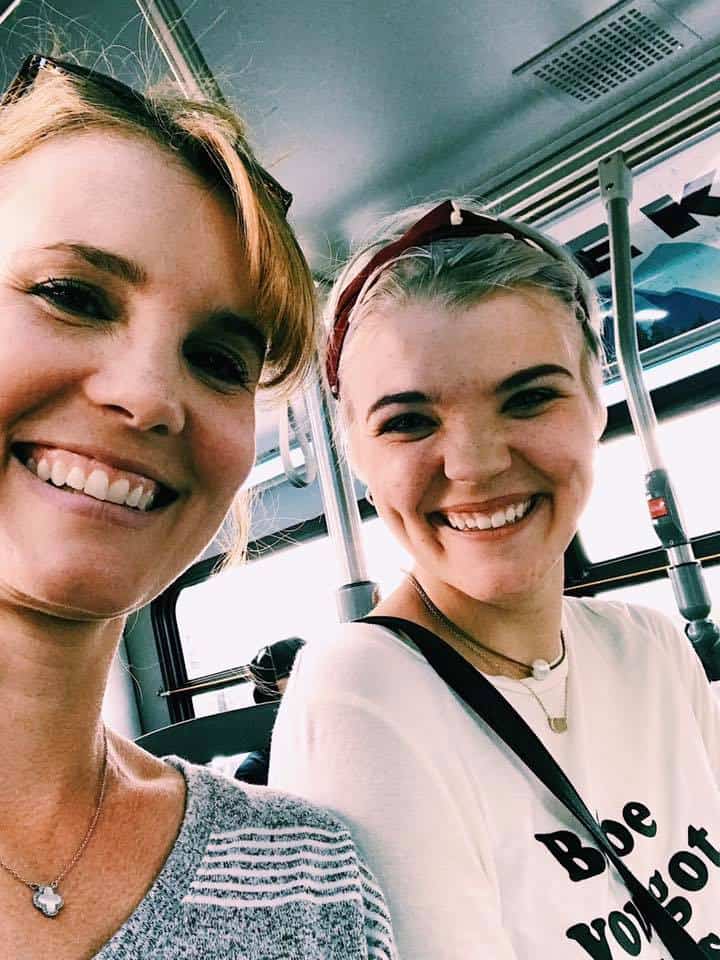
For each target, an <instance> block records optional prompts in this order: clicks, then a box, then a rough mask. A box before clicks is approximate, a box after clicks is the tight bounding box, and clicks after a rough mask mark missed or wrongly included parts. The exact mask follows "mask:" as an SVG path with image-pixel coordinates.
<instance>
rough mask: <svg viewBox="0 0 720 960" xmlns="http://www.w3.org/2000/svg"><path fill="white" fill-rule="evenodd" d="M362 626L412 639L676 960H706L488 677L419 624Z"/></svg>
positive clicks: (394, 621) (388, 620)
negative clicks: (587, 841)
mask: <svg viewBox="0 0 720 960" xmlns="http://www.w3.org/2000/svg"><path fill="white" fill-rule="evenodd" d="M360 622H361V623H376V624H378V626H381V627H387V628H388V629H389V630H392V631H393V632H394V633H397V632H398V631H399V632H402V633H404V634H406V635H407V636H408V637H410V639H411V640H412V641H413V642H414V643H415V645H416V646H417V647H418V649H419V650H420V652H421V653H422V655H423V656H424V657H425V659H426V660H427V661H428V663H429V664H430V666H431V667H432V668H433V669H434V670H435V672H436V673H437V674H438V675H439V676H440V677H441V678H442V679H443V680H444V681H445V683H447V684H448V686H449V687H451V688H452V689H453V690H454V691H455V692H456V693H457V694H458V695H459V696H460V697H462V699H463V700H464V701H465V702H466V703H467V704H468V706H470V707H472V709H473V710H474V711H475V713H476V714H477V715H478V716H479V717H480V718H481V719H482V720H484V721H485V723H486V724H487V725H488V726H489V727H490V728H491V729H492V730H494V731H495V733H496V734H497V735H498V736H499V737H500V739H501V740H503V741H504V742H505V743H506V744H507V745H508V746H509V747H510V749H511V750H512V751H513V752H514V753H515V754H517V756H518V757H520V759H521V760H522V761H523V762H524V763H525V764H526V766H528V767H529V768H530V770H532V772H533V773H534V774H535V776H536V777H537V778H538V779H539V780H540V781H541V782H542V783H544V784H545V786H546V787H547V788H548V790H549V791H550V792H551V793H552V794H554V796H556V797H557V799H558V800H560V802H561V803H563V804H564V805H565V806H566V807H567V809H568V810H569V811H570V812H571V813H572V814H573V815H574V816H575V817H576V818H577V819H578V820H579V821H580V823H581V824H582V825H583V826H584V827H585V829H586V830H587V831H588V833H589V834H590V835H591V837H592V838H593V840H594V841H595V843H596V844H597V846H598V847H599V848H600V850H601V851H602V852H603V853H604V854H605V856H606V857H607V858H608V860H610V862H611V863H612V864H613V866H614V867H615V869H616V870H617V872H618V873H619V874H620V876H621V878H622V880H623V882H624V883H625V886H626V887H627V888H628V890H629V892H630V894H631V896H632V900H633V902H634V904H635V906H636V907H637V908H638V910H639V911H640V913H641V914H642V916H643V917H644V919H645V921H646V923H648V924H649V925H650V926H652V928H653V929H654V930H655V931H656V932H657V934H658V936H659V937H660V939H661V940H662V942H663V944H664V945H665V947H666V949H667V950H669V951H670V954H671V956H672V957H673V958H674V960H706V958H705V953H704V952H703V951H702V950H701V949H700V947H698V945H697V943H696V942H695V941H694V940H693V938H692V937H691V936H690V934H689V933H688V932H687V931H686V930H685V929H684V927H682V926H681V925H680V924H679V923H678V922H677V921H676V920H675V919H674V917H672V916H671V915H670V914H669V913H668V912H667V910H666V909H665V908H664V907H663V906H662V904H661V903H660V902H659V901H658V900H656V899H655V897H654V896H653V895H652V894H651V893H650V891H649V890H648V889H647V888H646V887H644V886H643V885H642V883H640V881H639V880H638V879H637V877H636V876H635V875H634V874H633V873H632V872H631V871H630V870H629V869H628V867H627V866H626V865H625V864H624V863H623V861H622V860H621V859H620V857H619V856H618V854H617V851H616V850H615V848H614V847H613V845H612V844H611V843H610V841H609V840H608V839H607V837H606V836H605V834H604V833H603V831H602V830H601V829H600V825H599V824H598V822H597V820H596V819H595V818H594V817H593V815H592V814H591V813H590V811H589V810H588V808H587V806H586V805H585V803H584V802H583V801H582V799H581V798H580V796H579V794H578V792H577V790H576V789H575V787H574V786H573V785H572V783H571V782H570V780H568V778H567V776H566V775H565V774H564V773H563V771H562V769H561V768H560V766H558V764H557V762H556V761H555V759H554V758H553V757H552V755H551V754H550V753H549V752H548V750H547V749H546V747H545V746H544V744H543V743H542V741H541V740H539V739H538V737H537V735H536V734H535V733H534V731H533V730H532V729H531V728H530V727H529V726H528V725H527V723H526V722H525V721H524V720H523V718H522V717H521V716H520V714H519V713H517V711H516V710H515V709H514V708H513V707H512V706H511V705H510V703H509V702H508V701H507V700H506V699H505V697H503V696H502V694H501V693H499V691H498V690H497V689H496V688H495V687H494V686H493V685H492V683H490V681H489V680H487V678H486V677H484V676H483V675H482V674H481V673H480V672H479V671H477V670H476V669H475V668H474V667H473V666H471V664H469V663H468V662H467V660H465V659H464V657H462V656H460V654H459V653H458V652H457V651H456V650H453V648H452V647H450V646H449V645H448V644H446V643H445V642H444V641H443V640H441V639H440V637H438V636H436V635H435V634H434V633H432V632H431V631H430V630H427V629H426V628H425V627H421V626H420V624H418V623H413V622H412V621H411V620H402V619H400V618H399V617H363V619H362V620H361V621H360Z"/></svg>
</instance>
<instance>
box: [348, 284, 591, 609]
mask: <svg viewBox="0 0 720 960" xmlns="http://www.w3.org/2000/svg"><path fill="white" fill-rule="evenodd" d="M348 347H349V349H348V354H347V356H346V357H345V358H344V360H343V370H342V373H343V376H342V396H343V402H344V403H345V404H346V406H347V408H348V411H349V442H350V455H351V459H352V461H353V464H354V466H355V468H356V470H357V471H358V473H359V474H360V475H361V477H362V478H363V480H364V481H365V482H366V483H367V485H368V487H369V488H370V490H371V491H372V495H373V499H374V501H375V504H376V507H377V509H378V512H379V514H380V515H381V516H382V517H383V519H384V520H385V521H386V522H387V524H388V525H389V527H390V528H391V530H392V531H393V533H394V534H395V536H396V537H397V538H398V540H399V541H400V542H401V543H402V545H403V546H404V547H405V549H406V550H408V551H409V552H410V553H411V554H412V556H413V557H414V559H415V561H416V564H417V567H418V568H419V570H420V571H422V572H423V573H424V574H425V577H426V580H430V579H431V578H437V579H438V580H440V581H442V582H444V583H447V584H450V585H452V586H453V587H455V588H456V589H459V590H461V591H462V592H464V593H466V594H468V595H470V596H474V597H476V598H477V599H481V600H484V601H487V602H492V601H502V600H511V599H512V598H518V597H522V596H527V595H528V594H530V593H532V592H533V591H534V590H536V589H539V588H540V587H541V586H542V585H543V584H544V583H545V582H546V580H547V578H548V577H551V576H552V577H555V578H557V576H558V572H559V570H561V567H560V565H561V561H562V557H563V553H564V551H565V548H566V547H567V545H568V544H569V542H570V540H571V538H572V536H573V534H574V532H575V530H576V528H577V523H578V518H579V516H580V513H581V511H582V509H583V506H584V504H585V502H586V500H587V497H588V494H589V491H590V485H591V468H592V459H593V452H594V449H595V446H596V441H597V439H598V437H599V436H600V433H601V432H602V429H603V426H604V423H605V415H604V411H603V410H601V409H600V408H599V407H598V404H597V401H596V399H595V398H593V397H591V396H590V394H589V392H588V388H587V386H586V384H585V380H584V378H583V375H582V370H581V356H582V334H581V331H580V329H579V328H578V326H577V322H576V321H575V319H574V317H573V316H572V315H571V313H570V311H569V310H568V308H567V307H566V306H565V305H564V304H562V303H561V302H560V301H559V300H557V299H556V298H555V297H553V296H551V295H550V294H548V293H545V292H544V291H529V290H528V291H527V292H526V291H520V290H515V291H503V292H497V293H493V294H491V295H489V296H487V297H485V298H483V299H482V300H481V301H480V302H478V303H477V304H475V305H473V306H471V307H469V308H463V309H448V308H447V307H445V306H443V305H441V304H438V303H437V302H428V301H415V302H410V303H407V304H405V305H402V306H400V307H395V306H392V307H388V308H386V309H385V310H384V312H383V313H382V315H378V316H377V317H375V318H372V319H370V320H369V322H368V323H367V328H366V329H364V328H363V326H361V327H360V328H359V330H358V331H357V333H356V334H355V336H354V337H353V339H352V341H351V342H350V343H349V345H348Z"/></svg>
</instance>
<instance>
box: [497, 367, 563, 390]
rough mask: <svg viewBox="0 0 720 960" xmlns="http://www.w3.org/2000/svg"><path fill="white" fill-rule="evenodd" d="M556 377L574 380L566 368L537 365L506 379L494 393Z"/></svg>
mask: <svg viewBox="0 0 720 960" xmlns="http://www.w3.org/2000/svg"><path fill="white" fill-rule="evenodd" d="M557 375H559V376H562V377H568V378H569V379H570V380H574V379H575V377H574V376H573V375H572V373H571V372H570V371H569V370H568V369H567V368H566V367H561V366H560V365H559V364H557V363H539V364H537V365H536V366H534V367H527V368H526V369H525V370H518V372H517V373H513V374H511V375H510V376H509V377H506V379H505V380H502V381H501V382H500V383H499V384H498V385H497V386H496V387H495V393H507V392H508V391H509V390H515V388H516V387H524V386H525V384H526V383H531V382H532V381H533V380H539V379H540V377H552V376H557Z"/></svg>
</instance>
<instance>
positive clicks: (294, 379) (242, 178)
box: [0, 67, 315, 559]
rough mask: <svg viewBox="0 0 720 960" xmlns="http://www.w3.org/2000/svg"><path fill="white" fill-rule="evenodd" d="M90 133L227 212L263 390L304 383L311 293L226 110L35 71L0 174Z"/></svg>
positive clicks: (11, 112) (3, 125)
mask: <svg viewBox="0 0 720 960" xmlns="http://www.w3.org/2000/svg"><path fill="white" fill-rule="evenodd" d="M92 130H108V131H115V132H118V133H121V134H125V135H127V136H134V137H141V138H145V139H147V140H148V141H150V142H151V143H154V144H156V145H158V146H160V147H161V148H163V149H165V150H167V151H168V152H169V153H170V154H172V155H173V156H174V157H176V158H177V159H178V160H179V161H180V162H181V163H183V164H184V165H185V166H186V167H188V168H189V169H190V170H191V171H193V172H194V173H195V174H196V175H198V176H199V177H200V178H202V179H203V180H204V181H205V182H207V183H208V184H210V185H211V186H213V187H215V188H218V189H220V190H221V191H222V193H223V194H224V195H225V197H226V198H227V199H228V200H229V201H230V203H231V204H232V208H233V209H234V211H235V213H236V215H237V218H238V223H239V226H240V232H241V237H242V240H241V242H242V246H243V252H244V254H245V256H246V258H247V262H248V266H249V271H250V277H251V282H252V283H253V284H254V286H255V290H256V304H257V310H258V315H259V317H260V318H261V319H262V321H263V324H264V328H265V331H266V333H267V342H268V347H267V352H266V357H265V365H264V368H263V370H264V375H263V378H262V381H261V385H262V386H263V387H267V388H277V389H281V390H282V392H283V393H287V394H289V393H290V392H292V391H293V390H295V389H297V387H298V386H299V384H300V383H301V382H302V379H303V377H304V376H305V374H306V373H307V371H308V369H309V367H310V363H311V359H312V353H313V347H314V345H315V298H314V284H313V280H312V275H311V274H310V270H309V268H308V265H307V263H306V261H305V258H304V257H303V254H302V252H301V250H300V247H299V245H298V242H297V240H296V239H295V236H294V234H293V231H292V229H291V228H290V226H289V225H288V223H287V222H286V220H285V216H284V212H283V211H282V210H281V208H280V206H279V204H278V202H277V201H276V199H275V198H274V197H273V196H272V195H271V193H270V192H269V190H268V188H267V186H266V184H265V182H264V181H263V178H262V175H261V173H260V172H259V171H260V169H261V168H260V167H259V164H258V161H257V159H256V158H255V156H254V154H253V151H252V149H251V147H250V145H249V143H248V140H247V137H246V131H245V126H244V124H243V122H242V120H240V118H239V117H238V116H236V114H235V113H233V111H232V110H230V109H228V108H226V107H224V106H220V105H218V104H215V103H212V102H210V101H194V100H189V99H187V98H185V97H183V96H181V95H179V94H177V93H174V92H169V91H168V88H167V85H163V87H162V89H160V88H158V89H157V90H155V91H153V90H150V91H148V92H147V93H144V94H142V95H140V96H138V97H137V103H135V102H134V99H128V98H127V97H122V96H120V95H119V94H117V93H116V92H115V91H114V90H113V89H112V88H111V87H109V86H105V85H103V83H102V77H100V82H95V81H94V80H93V79H92V77H91V78H84V77H81V76H76V75H74V74H69V73H63V72H62V68H60V69H53V68H51V67H48V68H44V69H40V71H39V73H38V75H37V77H36V79H35V81H34V83H33V84H32V86H31V88H30V89H29V90H28V91H27V92H25V93H24V94H23V95H21V96H19V97H17V98H14V99H11V100H10V101H9V102H7V103H6V104H4V105H3V107H2V109H1V110H0V168H2V167H3V166H4V165H6V164H9V163H11V162H12V161H14V160H18V159H20V158H21V157H23V156H25V155H26V154H28V153H30V152H31V151H32V150H33V149H35V148H36V147H38V146H40V145H41V144H42V143H45V142H47V141H49V140H51V139H53V138H56V137H61V136H67V135H69V134H73V133H85V132H88V131H92ZM246 500H247V498H246V497H244V496H243V495H242V494H240V495H238V497H237V498H236V502H235V504H234V507H233V512H232V519H233V520H234V525H235V528H236V531H237V533H236V535H235V536H234V538H233V544H232V548H231V551H230V552H231V554H232V556H233V559H237V558H238V556H239V555H241V554H242V552H243V550H244V546H245V542H246V537H247V530H248V527H249V524H248V512H247V508H246V506H245V503H246Z"/></svg>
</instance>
